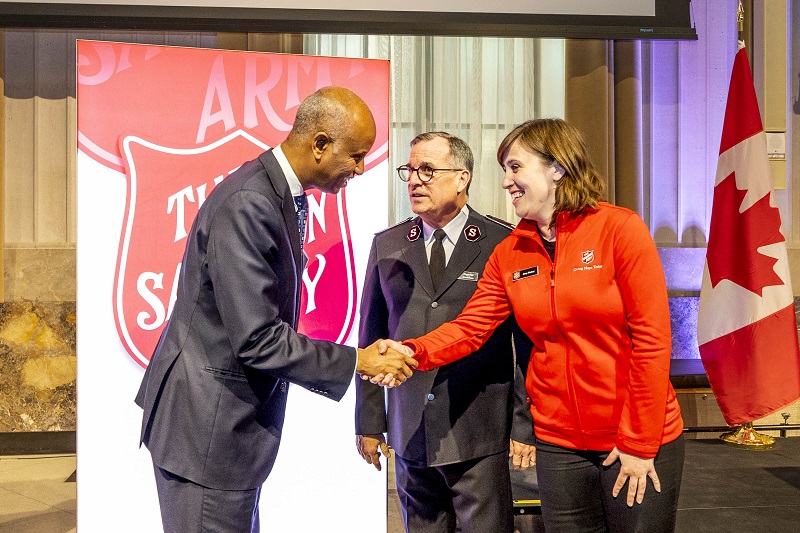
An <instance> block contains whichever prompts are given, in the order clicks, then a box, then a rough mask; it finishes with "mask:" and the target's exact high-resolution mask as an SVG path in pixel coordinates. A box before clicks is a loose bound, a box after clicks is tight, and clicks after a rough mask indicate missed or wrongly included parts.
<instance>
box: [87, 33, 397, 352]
mask: <svg viewBox="0 0 800 533" xmlns="http://www.w3.org/2000/svg"><path fill="white" fill-rule="evenodd" d="M77 54H78V146H79V148H80V150H81V152H83V153H84V154H86V155H88V156H89V157H91V158H92V159H94V160H95V161H97V162H99V163H101V164H103V165H104V166H106V167H108V168H110V169H112V170H115V171H124V172H125V174H126V175H127V177H128V188H127V192H128V194H127V203H126V212H125V216H124V221H123V228H122V234H121V236H120V243H119V251H118V257H117V272H116V275H115V282H114V295H113V306H114V318H115V321H116V325H117V330H118V333H119V337H120V340H121V342H122V344H123V346H124V347H125V349H126V350H127V351H128V353H129V354H130V355H131V357H133V359H134V360H136V361H137V362H138V363H139V364H140V365H142V366H147V363H148V362H149V360H150V356H151V354H152V352H153V349H154V348H155V346H156V344H157V342H158V338H159V336H160V334H161V331H162V330H163V328H164V326H165V325H166V323H167V321H168V320H169V315H170V312H171V310H172V307H173V305H174V299H175V295H176V289H177V281H178V275H179V273H180V266H181V260H182V256H183V252H184V249H185V247H186V238H187V235H188V232H189V231H190V228H191V225H192V221H193V220H194V217H195V215H196V214H197V210H198V209H199V208H200V206H201V205H202V204H203V202H204V201H205V199H206V198H207V197H208V195H209V194H210V193H211V191H212V189H213V188H214V186H215V185H217V184H218V183H219V182H220V181H221V180H223V179H225V177H227V176H228V175H229V174H230V173H231V172H233V171H234V170H235V169H236V168H238V167H239V166H240V165H241V164H242V163H244V162H245V161H249V160H251V159H254V158H255V157H257V156H258V155H259V154H260V153H261V152H262V151H263V150H265V149H267V147H268V146H274V145H276V144H278V143H280V142H281V141H282V140H283V139H284V138H285V137H286V134H287V132H288V131H289V129H290V128H291V124H292V122H293V121H294V115H295V114H296V112H297V106H298V105H299V104H300V102H301V101H302V100H303V98H305V96H307V95H308V94H311V93H312V92H314V91H316V90H317V89H319V88H320V87H324V86H328V85H340V86H343V87H347V88H349V89H351V90H353V91H355V92H356V93H358V94H359V95H360V96H361V97H362V98H363V99H364V100H365V101H366V102H367V104H368V105H369V107H370V109H371V110H372V112H373V114H374V116H375V119H376V120H375V121H376V126H377V129H378V134H377V139H376V142H375V145H374V146H373V147H372V151H371V152H370V153H369V154H368V155H367V157H366V158H365V167H366V168H367V169H370V168H372V167H373V166H375V165H377V164H378V163H380V162H382V161H384V160H386V158H387V157H388V126H389V121H388V116H389V111H388V94H389V90H388V89H389V76H388V73H389V70H388V62H385V61H374V60H363V59H344V58H332V57H310V56H292V55H287V54H263V53H252V52H234V51H224V50H203V49H192V48H175V47H164V46H150V45H132V44H124V43H107V42H96V41H78V47H77ZM131 132H144V133H143V134H141V135H138V134H137V136H128V137H124V135H128V134H130V133H131ZM309 206H310V209H309V219H308V229H307V232H306V233H307V235H306V243H305V246H304V252H305V253H306V255H307V256H308V258H309V262H308V265H307V268H306V272H305V273H304V275H303V293H302V307H301V310H300V324H299V327H298V330H299V331H301V332H303V333H305V334H307V335H309V336H312V337H314V338H318V339H326V340H331V341H336V342H344V341H345V340H346V339H347V337H348V335H349V333H350V331H351V329H352V326H353V322H354V317H355V313H356V306H357V303H358V295H357V294H356V277H355V268H354V263H353V251H352V245H351V242H350V233H349V222H348V217H347V206H346V197H345V192H344V191H342V192H340V193H339V194H338V195H335V196H333V195H326V194H322V193H319V192H318V191H315V193H314V194H311V195H309Z"/></svg>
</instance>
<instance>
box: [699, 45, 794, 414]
mask: <svg viewBox="0 0 800 533" xmlns="http://www.w3.org/2000/svg"><path fill="white" fill-rule="evenodd" d="M772 195H773V191H772V178H771V177H770V170H769V159H768V157H767V145H766V138H765V135H764V128H763V126H762V122H761V115H760V113H759V109H758V101H757V99H756V93H755V88H754V86H753V78H752V75H751V73H750V64H749V62H748V60H747V53H746V51H745V49H744V44H743V43H741V42H740V45H739V52H738V53H737V54H736V59H735V61H734V64H733V73H732V74H731V83H730V89H729V91H728V102H727V106H726V108H725V121H724V124H723V129H722V142H721V143H720V155H719V163H718V166H717V175H716V180H715V186H714V201H713V207H712V213H711V231H710V233H709V237H708V251H707V254H706V266H705V271H704V274H703V285H702V289H701V291H700V310H699V316H698V325H697V339H698V344H699V346H700V356H701V358H702V360H703V366H704V367H705V369H706V374H707V375H708V379H709V382H710V383H711V387H712V389H713V390H714V394H715V396H716V399H717V402H718V403H719V406H720V409H721V410H722V414H723V415H724V416H725V420H726V421H727V422H728V424H730V425H737V424H743V423H747V422H753V421H754V420H757V419H759V418H762V417H764V416H766V415H768V414H771V413H773V412H775V411H777V410H778V409H780V408H782V407H784V406H786V405H788V404H790V403H792V402H794V401H796V400H798V399H800V348H798V338H797V326H796V319H795V306H794V298H793V295H792V284H791V281H790V279H789V263H788V259H787V252H786V239H785V238H784V236H783V234H782V233H781V218H780V212H779V211H778V208H777V207H775V206H774V204H773V198H772Z"/></svg>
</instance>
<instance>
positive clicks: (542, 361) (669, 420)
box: [404, 119, 684, 533]
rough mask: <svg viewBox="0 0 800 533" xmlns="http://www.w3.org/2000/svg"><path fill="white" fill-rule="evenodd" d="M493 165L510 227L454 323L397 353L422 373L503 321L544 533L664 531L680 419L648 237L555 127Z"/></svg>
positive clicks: (514, 143) (522, 136)
mask: <svg viewBox="0 0 800 533" xmlns="http://www.w3.org/2000/svg"><path fill="white" fill-rule="evenodd" d="M497 159H498V161H499V163H500V165H501V166H502V167H503V169H504V170H505V176H504V178H503V188H504V189H506V190H507V191H508V193H509V194H510V195H511V199H512V203H513V204H514V210H515V212H516V214H517V216H518V217H520V218H521V219H522V220H521V221H520V223H519V225H518V226H517V227H516V229H515V230H514V231H513V232H512V233H511V235H510V236H509V237H508V238H506V239H505V240H504V241H503V242H501V243H500V244H499V245H498V246H497V248H496V249H495V251H494V253H493V255H492V256H491V258H490V259H489V262H488V263H487V264H486V268H485V270H484V273H483V278H482V279H481V280H480V282H479V284H478V289H477V291H476V292H475V295H474V296H473V297H472V299H471V300H470V301H469V303H468V304H467V306H466V307H465V309H464V311H463V313H462V314H461V315H460V316H459V317H458V318H457V319H456V320H454V321H453V322H450V323H447V324H444V325H443V326H441V327H440V328H438V329H436V330H434V331H433V332H431V333H429V334H427V335H425V336H423V337H420V338H417V339H412V340H409V341H406V342H405V343H404V344H405V345H406V346H408V347H411V348H412V349H413V350H414V357H415V358H417V359H418V361H419V363H420V366H419V369H420V370H425V369H431V368H435V367H438V366H441V365H444V364H446V363H449V362H452V361H454V360H456V359H459V358H461V357H464V356H465V355H467V354H469V353H471V352H473V351H475V349H476V348H477V347H478V346H480V345H481V344H482V343H483V341H484V340H485V339H487V338H488V337H489V336H490V335H491V333H492V332H493V331H494V329H495V328H496V327H497V326H498V325H499V324H501V323H502V322H503V321H504V320H505V319H506V318H507V317H508V315H509V314H511V313H512V312H513V313H514V315H515V317H516V319H517V321H518V322H519V324H520V326H521V327H522V329H523V330H524V331H525V333H526V334H527V335H528V336H529V337H530V339H531V340H532V341H533V345H534V348H533V351H532V353H531V358H530V364H529V367H528V373H527V379H526V386H527V390H528V394H529V396H530V401H531V412H532V414H533V419H534V426H535V431H536V437H537V446H536V455H535V463H536V465H537V475H538V481H539V490H540V494H541V500H542V517H543V520H544V523H545V526H546V529H547V531H548V532H553V531H568V532H570V533H574V532H578V531H648V532H657V531H673V530H674V527H675V514H676V508H677V502H678V492H679V489H680V482H681V474H682V470H683V456H684V449H683V438H682V430H683V421H682V419H681V415H680V409H679V407H678V403H677V400H676V398H675V392H674V390H673V389H672V386H671V385H670V382H669V364H670V347H671V335H670V323H669V308H668V305H667V289H666V283H665V281H664V273H663V270H662V268H661V262H660V260H659V257H658V253H657V250H656V247H655V244H654V243H653V240H652V238H651V236H650V232H649V231H648V229H647V227H646V226H645V224H644V222H643V221H642V220H641V219H640V218H639V216H637V215H636V213H634V212H633V211H630V210H628V209H623V208H620V207H615V206H613V205H610V204H608V203H605V202H602V201H600V197H601V194H602V192H603V181H602V179H601V178H600V176H598V175H597V173H596V172H595V171H594V170H593V168H592V166H591V164H590V162H589V159H588V156H587V153H586V147H585V144H584V142H583V140H582V138H581V135H580V134H579V133H578V131H577V130H576V129H575V128H573V127H572V126H570V125H569V124H567V123H566V122H564V121H563V120H558V119H542V120H532V121H529V122H526V123H524V124H522V125H520V126H518V127H517V128H516V129H514V131H512V132H511V133H510V134H509V135H508V136H507V137H506V138H505V139H504V140H503V142H502V144H501V145H500V147H499V149H498V151H497ZM648 479H649V481H648ZM626 484H627V488H626V487H625V485H626ZM645 494H646V496H645Z"/></svg>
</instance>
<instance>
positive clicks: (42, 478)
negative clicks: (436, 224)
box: [0, 437, 800, 533]
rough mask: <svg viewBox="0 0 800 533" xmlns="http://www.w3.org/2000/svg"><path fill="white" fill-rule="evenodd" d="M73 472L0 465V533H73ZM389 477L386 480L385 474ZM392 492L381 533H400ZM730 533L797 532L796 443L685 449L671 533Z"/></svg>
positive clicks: (532, 520)
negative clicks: (674, 531) (753, 447)
mask: <svg viewBox="0 0 800 533" xmlns="http://www.w3.org/2000/svg"><path fill="white" fill-rule="evenodd" d="M391 466H392V465H390V467H391ZM74 469H75V456H74V455H68V456H38V457H30V456H28V457H8V456H6V457H0V532H6V531H8V532H9V533H11V532H13V533H27V532H30V533H65V532H69V531H75V529H74V528H75V522H76V520H75V519H76V516H75V483H70V482H69V481H70V480H71V478H70V476H69V474H70V473H71V472H73V471H74ZM389 473H390V480H391V479H392V478H393V471H392V469H391V468H390V472H389ZM393 489H394V488H393V487H392V490H390V491H389V506H388V511H389V516H388V521H389V524H388V532H389V533H400V532H402V531H403V526H402V519H401V516H400V510H399V504H398V502H397V492H396V491H395V490H393ZM515 494H516V493H515ZM515 524H516V526H517V530H518V531H519V533H533V532H536V533H539V532H541V531H543V528H542V525H541V521H540V519H539V517H538V516H518V517H517V518H516V520H515ZM734 530H735V531H758V532H761V531H763V532H769V533H797V532H798V531H800V437H790V438H788V439H778V440H777V445H776V447H775V448H774V449H772V450H765V451H749V450H742V449H738V448H732V447H729V446H726V445H725V444H723V443H722V441H719V440H717V439H713V440H687V441H686V463H685V465H684V477H683V485H682V488H681V497H680V503H679V510H678V527H677V531H678V533H698V532H699V533H717V532H719V533H728V532H730V531H734ZM87 533H88V532H87ZM376 533H377V532H376Z"/></svg>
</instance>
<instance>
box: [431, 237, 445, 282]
mask: <svg viewBox="0 0 800 533" xmlns="http://www.w3.org/2000/svg"><path fill="white" fill-rule="evenodd" d="M446 236H447V234H446V233H445V232H444V230H443V229H437V230H436V231H434V232H433V239H434V240H433V244H432V245H431V260H430V264H429V265H428V266H429V268H430V269H431V281H433V290H435V291H436V290H439V283H441V282H442V276H443V275H444V267H445V256H444V245H442V240H443V239H444V238H445V237H446Z"/></svg>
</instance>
